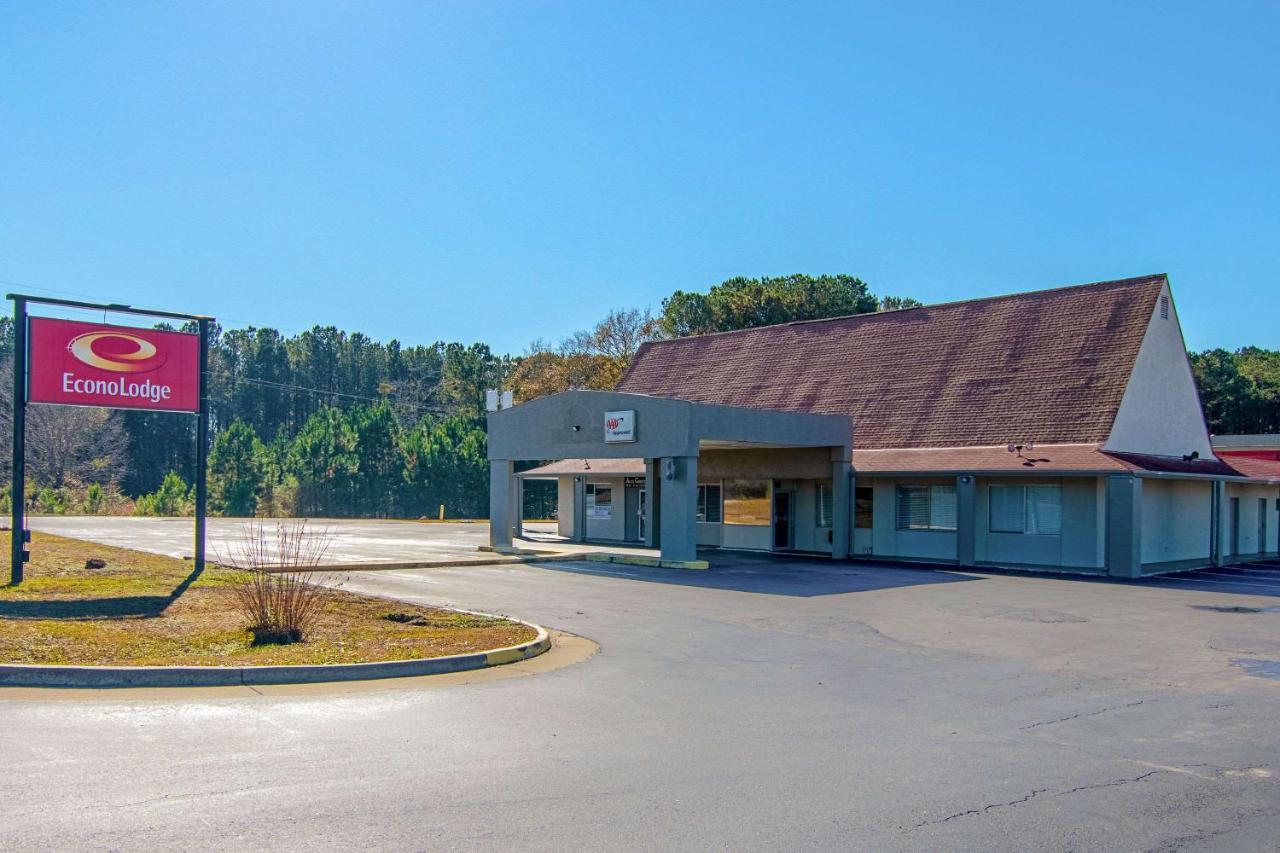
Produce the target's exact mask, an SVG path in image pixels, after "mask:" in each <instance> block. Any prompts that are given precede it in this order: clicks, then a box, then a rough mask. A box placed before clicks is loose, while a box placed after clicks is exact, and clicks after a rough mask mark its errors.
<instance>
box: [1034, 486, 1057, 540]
mask: <svg viewBox="0 0 1280 853" xmlns="http://www.w3.org/2000/svg"><path fill="white" fill-rule="evenodd" d="M1026 531H1027V533H1032V534H1038V535H1040V536H1057V535H1059V534H1061V533H1062V487H1061V486H1027V526H1026Z"/></svg>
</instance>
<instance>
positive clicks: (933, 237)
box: [0, 0, 1280, 352]
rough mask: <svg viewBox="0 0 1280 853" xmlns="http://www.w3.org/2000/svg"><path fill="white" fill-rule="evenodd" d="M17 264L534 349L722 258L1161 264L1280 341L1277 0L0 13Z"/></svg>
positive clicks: (1063, 269) (7, 238)
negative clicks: (533, 342) (538, 341)
mask: <svg viewBox="0 0 1280 853" xmlns="http://www.w3.org/2000/svg"><path fill="white" fill-rule="evenodd" d="M0 56H2V57H3V61H2V62H0V176H2V178H3V183H2V186H0V279H2V280H3V281H4V285H3V286H4V287H5V288H7V289H19V288H31V289H32V290H34V289H36V288H43V289H45V290H57V291H65V292H69V293H76V294H82V295H85V296H90V297H95V298H101V299H106V300H111V301H126V302H132V303H134V304H140V305H150V306H154V307H163V308H169V309H173V310H190V311H200V312H206V313H211V314H215V315H217V316H218V317H219V318H222V319H223V320H224V322H225V323H226V324H227V325H246V324H250V323H253V324H258V325H272V326H276V327H278V328H282V329H288V330H301V329H303V328H306V327H309V326H310V325H312V324H315V323H326V324H328V323H332V324H335V325H338V326H341V327H344V328H347V329H350V330H359V331H363V332H365V333H367V334H370V335H371V336H374V337H376V338H379V339H389V338H391V337H397V338H399V339H401V340H402V341H404V342H406V343H425V342H430V341H433V340H437V339H447V340H463V341H472V340H484V341H487V342H489V343H491V344H492V345H493V346H494V347H495V348H497V349H499V350H502V351H513V352H514V351H520V350H521V349H522V348H523V347H524V346H525V345H526V344H527V343H528V342H529V341H530V340H532V339H534V338H548V339H556V338H559V337H561V336H563V335H565V334H568V333H570V332H572V331H574V330H575V329H578V328H582V327H586V326H589V325H590V324H592V323H593V322H594V321H595V320H597V319H599V318H600V317H601V316H603V315H604V314H605V313H606V312H607V311H608V310H609V309H611V308H616V307H627V306H645V305H650V306H652V307H654V308H657V307H658V305H659V303H660V301H661V299H662V297H663V296H665V295H666V294H668V293H670V292H671V291H673V290H675V289H705V288H706V287H708V286H710V285H712V284H715V283H717V282H719V281H721V280H723V279H725V278H728V277H730V276H734V275H776V274H785V273H790V272H809V273H823V272H829V273H835V272H844V273H850V274H853V275H858V276H860V277H862V278H863V279H865V280H866V281H868V282H869V283H870V285H871V287H872V289H873V290H875V291H876V292H877V293H893V294H901V295H908V296H913V297H915V298H917V299H921V300H923V301H925V302H933V301H942V300H953V299H962V298H967V297H971V296H983V295H991V294H998V293H1005V292H1010V291H1015V290H1026V289H1034V288H1039V287H1050V286H1055V285H1063V284H1073V283H1077V282H1086V281H1096V280H1100V279H1107V278H1119V277H1124V276H1130V275H1140V274H1144V273H1149V272H1157V271H1166V272H1168V273H1170V274H1171V276H1172V277H1173V285H1174V293H1175V296H1176V298H1177V302H1178V307H1179V310H1180V313H1181V315H1182V320H1183V325H1184V328H1185V331H1186V334H1187V337H1188V343H1189V345H1190V346H1192V347H1193V348H1196V349H1199V348H1204V347H1208V346H1227V347H1236V346H1242V345H1245V344H1258V345H1263V346H1269V347H1277V346H1280V333H1278V332H1277V329H1278V328H1280V326H1278V324H1277V320H1278V319H1280V312H1278V311H1277V308H1276V301H1277V294H1278V293H1280V287H1278V284H1280V281H1278V277H1277V270H1278V269H1280V3H1276V2H1274V0H1266V2H1226V3H1207V2H1203V0H1197V2H1186V3H1177V2H1113V3H1102V4H1097V3H1089V2H1079V1H1078V0H1072V2H1063V3H1057V4H1049V3H1039V2H1030V3H1029V2H1025V0H1021V2H1009V3H980V2H979V3H953V2H945V3H943V2H939V3H922V2H887V3H852V2H846V3H830V4H818V3H795V2H782V3H776V4H773V3H758V2H750V3H742V2H727V3H712V2H705V0H697V2H677V3H670V4H665V3H656V2H650V3H619V2H602V0H594V2H509V3H498V2H485V3H479V2H425V0H424V1H423V2H403V3H401V2H355V1H354V0H352V2H339V3H334V2H318V0H308V2H297V3H294V2H279V0H271V2H260V1H259V0H254V2H243V3H241V2H232V3H226V2H207V3H196V2H179V3H175V2H160V3H102V2H92V3H73V2H58V3H45V2H39V1H38V0H13V2H8V3H5V4H3V6H0Z"/></svg>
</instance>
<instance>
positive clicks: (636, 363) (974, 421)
mask: <svg viewBox="0 0 1280 853" xmlns="http://www.w3.org/2000/svg"><path fill="white" fill-rule="evenodd" d="M1164 284H1165V276H1164V275H1152V276H1144V277H1142V278H1131V279H1123V280H1120V281H1109V282H1100V283H1097V284H1087V285H1077V286H1074V287H1065V288H1060V289H1057V290H1042V291H1035V292H1031V293H1019V294H1015V295H1012V296H999V297H993V298H989V299H974V300H969V301H966V302H952V303H948V304H944V305H930V306H925V307H923V308H910V309H905V310H901V311H889V312H885V313H882V314H862V315H858V316H853V317H841V318H836V319H831V320H816V321H810V322H802V323H788V324H784V325H780V326H765V327H762V328H757V329H743V330H740V331H736V332H722V333H719V334H713V335H702V336H698V337H690V338H679V339H676V340H670V341H657V342H654V343H648V344H645V345H643V346H642V347H641V348H640V351H639V352H638V353H636V357H635V359H634V360H633V361H632V363H631V366H630V368H628V370H627V372H626V374H625V375H624V376H623V378H622V381H621V382H620V383H619V384H618V389H617V390H619V391H626V392H632V393H638V394H649V395H652V396H657V397H679V398H682V399H686V400H693V401H696V402H703V403H720V404H724V405H731V406H745V407H748V408H757V409H780V410H783V411H802V412H818V413H826V414H842V415H852V416H853V417H854V429H855V431H856V435H855V439H854V443H855V446H856V447H859V448H864V449H874V448H903V447H908V448H909V447H965V446H968V447H972V446H981V445H1004V444H1007V443H1009V442H1016V443H1021V442H1024V441H1034V442H1036V443H1037V444H1096V443H1099V442H1103V441H1105V440H1106V439H1107V437H1108V435H1109V434H1110V432H1111V427H1112V423H1113V422H1114V420H1115V416H1116V412H1117V411H1118V409H1119V407H1120V400H1121V398H1122V397H1123V396H1124V391H1125V386H1126V385H1127V383H1128V380H1129V374H1130V372H1131V371H1132V369H1133V364H1134V360H1135V359H1136V358H1137V354H1138V348H1139V346H1141V344H1142V339H1143V337H1144V335H1145V334H1146V330H1147V325H1148V323H1149V321H1150V319H1151V314H1152V312H1153V310H1154V308H1155V301H1156V298H1157V296H1158V295H1159V293H1160V289H1161V288H1162V287H1163V285H1164Z"/></svg>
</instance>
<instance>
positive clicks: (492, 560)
mask: <svg viewBox="0 0 1280 853" xmlns="http://www.w3.org/2000/svg"><path fill="white" fill-rule="evenodd" d="M585 556H586V555H585V554H584V553H582V552H580V551H575V552H570V553H567V554H546V553H543V554H536V555H533V554H527V555H516V554H500V553H494V554H493V555H492V556H488V557H480V558H467V559H453V560H402V561H399V562H388V563H331V564H329V565H324V566H314V567H311V568H307V569H296V568H285V567H283V566H264V567H263V568H262V570H263V571H264V572H270V573H272V574H283V573H288V572H299V573H309V574H316V573H319V572H327V573H331V572H378V571H389V570H392V569H457V568H462V567H465V566H503V565H514V564H517V563H555V562H563V561H565V560H581V559H583V558H584V557H585ZM218 567H219V568H223V569H235V568H236V567H235V566H232V565H226V564H223V563H219V564H218Z"/></svg>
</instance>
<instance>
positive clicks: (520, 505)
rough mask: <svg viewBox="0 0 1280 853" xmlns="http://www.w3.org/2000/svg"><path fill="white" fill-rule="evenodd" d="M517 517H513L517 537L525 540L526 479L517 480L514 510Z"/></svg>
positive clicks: (518, 478) (519, 478)
mask: <svg viewBox="0 0 1280 853" xmlns="http://www.w3.org/2000/svg"><path fill="white" fill-rule="evenodd" d="M513 510H514V512H515V515H514V516H513V517H512V521H513V522H514V525H513V526H514V528H515V537H516V538H517V539H523V538H524V478H523V477H517V478H516V493H515V506H514V508H513Z"/></svg>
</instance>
